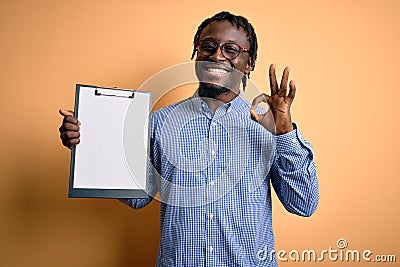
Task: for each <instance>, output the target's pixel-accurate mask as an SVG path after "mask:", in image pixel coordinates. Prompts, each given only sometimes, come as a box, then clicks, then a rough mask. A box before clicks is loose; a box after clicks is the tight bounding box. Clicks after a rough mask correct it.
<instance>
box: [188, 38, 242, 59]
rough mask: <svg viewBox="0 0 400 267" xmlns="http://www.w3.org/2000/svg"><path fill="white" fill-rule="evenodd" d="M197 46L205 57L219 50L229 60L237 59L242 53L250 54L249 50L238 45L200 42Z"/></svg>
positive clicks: (209, 41) (208, 41) (210, 41)
mask: <svg viewBox="0 0 400 267" xmlns="http://www.w3.org/2000/svg"><path fill="white" fill-rule="evenodd" d="M196 45H197V51H199V53H200V54H201V55H202V56H205V57H209V56H211V55H213V54H214V53H215V52H216V51H217V49H218V48H220V49H221V53H222V55H223V56H224V57H225V58H227V59H235V58H237V56H239V54H240V53H242V52H249V50H247V49H246V48H243V47H242V46H240V45H238V44H236V43H225V44H218V43H216V42H214V41H212V40H201V41H198V42H197V43H196Z"/></svg>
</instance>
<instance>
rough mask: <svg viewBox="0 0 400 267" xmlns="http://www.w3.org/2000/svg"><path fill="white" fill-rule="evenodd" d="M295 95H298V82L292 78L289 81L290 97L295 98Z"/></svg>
mask: <svg viewBox="0 0 400 267" xmlns="http://www.w3.org/2000/svg"><path fill="white" fill-rule="evenodd" d="M295 95H296V84H295V83H294V81H293V80H292V81H290V83H289V95H288V97H289V98H292V99H293V98H294V97H295Z"/></svg>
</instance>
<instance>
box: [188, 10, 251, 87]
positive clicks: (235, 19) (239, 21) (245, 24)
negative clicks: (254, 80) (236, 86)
mask: <svg viewBox="0 0 400 267" xmlns="http://www.w3.org/2000/svg"><path fill="white" fill-rule="evenodd" d="M221 20H227V21H230V22H231V23H232V24H234V25H236V26H237V27H238V28H239V27H242V28H243V29H244V30H245V31H246V32H247V40H248V41H249V43H250V49H249V55H250V58H251V70H254V67H255V65H256V59H257V48H258V43H257V35H256V33H255V31H254V28H253V26H252V25H251V24H250V23H249V21H248V20H247V19H246V18H245V17H242V16H236V15H234V14H231V13H229V12H226V11H222V12H220V13H218V14H215V15H214V16H212V17H211V18H208V19H206V20H204V21H203V22H202V23H201V24H200V26H199V27H198V28H197V32H196V34H195V36H194V40H193V53H192V57H191V59H193V57H194V55H195V54H196V52H197V47H196V43H197V42H198V41H200V34H201V32H202V31H203V29H204V28H205V27H207V26H208V25H209V24H210V23H211V22H213V21H221ZM247 78H249V79H250V73H249V74H248V75H247V77H246V75H243V78H242V83H243V90H244V89H245V88H246V83H247Z"/></svg>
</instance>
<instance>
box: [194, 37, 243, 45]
mask: <svg viewBox="0 0 400 267" xmlns="http://www.w3.org/2000/svg"><path fill="white" fill-rule="evenodd" d="M204 40H211V41H216V40H215V39H214V38H212V37H206V38H203V39H201V40H200V41H204ZM228 43H234V44H237V41H235V40H228V41H226V42H225V44H228Z"/></svg>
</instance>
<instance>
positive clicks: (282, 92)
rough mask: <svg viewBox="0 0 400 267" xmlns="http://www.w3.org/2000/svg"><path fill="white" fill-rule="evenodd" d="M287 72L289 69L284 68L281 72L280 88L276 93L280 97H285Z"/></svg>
mask: <svg viewBox="0 0 400 267" xmlns="http://www.w3.org/2000/svg"><path fill="white" fill-rule="evenodd" d="M289 72H290V68H289V67H286V68H285V69H284V70H283V74H282V80H281V86H280V88H279V91H278V94H279V95H280V96H286V92H287V84H288V80H289Z"/></svg>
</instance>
